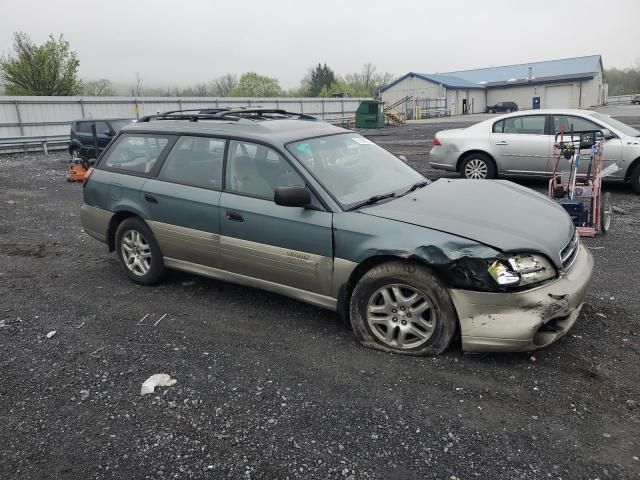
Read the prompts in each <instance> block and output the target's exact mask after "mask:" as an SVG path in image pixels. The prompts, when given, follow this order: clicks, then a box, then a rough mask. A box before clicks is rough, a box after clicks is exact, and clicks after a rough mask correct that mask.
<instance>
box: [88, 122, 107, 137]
mask: <svg viewBox="0 0 640 480" xmlns="http://www.w3.org/2000/svg"><path fill="white" fill-rule="evenodd" d="M110 132H111V129H110V128H109V125H107V122H96V134H97V135H101V136H103V137H104V136H106V135H108V134H109V133H110ZM89 133H92V131H91V125H89Z"/></svg>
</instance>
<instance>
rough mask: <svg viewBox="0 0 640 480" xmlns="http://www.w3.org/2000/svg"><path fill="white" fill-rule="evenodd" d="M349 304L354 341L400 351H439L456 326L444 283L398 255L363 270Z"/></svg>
mask: <svg viewBox="0 0 640 480" xmlns="http://www.w3.org/2000/svg"><path fill="white" fill-rule="evenodd" d="M349 310H350V318H351V326H352V327H353V332H354V335H355V336H356V338H357V339H358V340H359V341H360V343H362V344H363V345H364V346H366V347H370V348H375V349H377V350H382V351H384V352H394V353H401V354H403V355H416V356H420V355H439V354H440V353H442V352H444V351H445V350H446V349H447V348H448V347H449V345H450V344H451V341H452V340H453V338H454V336H455V334H456V331H457V326H458V318H457V315H456V310H455V307H454V306H453V302H452V301H451V297H450V296H449V292H448V291H447V288H446V287H445V286H444V284H443V283H442V282H441V281H440V280H439V279H438V278H437V277H436V276H435V275H434V274H433V273H432V272H431V271H430V270H429V269H428V268H427V267H426V266H424V265H420V264H417V263H414V262H409V261H404V260H398V261H392V262H387V263H383V264H380V265H378V266H376V267H374V268H372V269H371V270H369V271H368V272H367V273H366V274H364V276H363V277H362V278H361V279H360V281H359V282H358V284H357V285H356V287H355V289H354V290H353V295H352V296H351V301H350V304H349Z"/></svg>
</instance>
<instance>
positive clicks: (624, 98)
mask: <svg viewBox="0 0 640 480" xmlns="http://www.w3.org/2000/svg"><path fill="white" fill-rule="evenodd" d="M637 95H639V94H637V93H636V94H634V95H612V96H609V97H607V105H626V104H630V103H631V99H632V98H633V97H635V96H637Z"/></svg>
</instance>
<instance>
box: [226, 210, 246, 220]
mask: <svg viewBox="0 0 640 480" xmlns="http://www.w3.org/2000/svg"><path fill="white" fill-rule="evenodd" d="M227 220H231V221H232V222H244V218H243V217H242V215H240V214H239V213H238V212H236V211H234V210H227Z"/></svg>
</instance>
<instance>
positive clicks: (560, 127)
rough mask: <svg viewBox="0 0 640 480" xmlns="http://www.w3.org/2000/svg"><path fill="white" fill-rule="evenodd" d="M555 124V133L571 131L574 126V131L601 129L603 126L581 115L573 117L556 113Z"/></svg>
mask: <svg viewBox="0 0 640 480" xmlns="http://www.w3.org/2000/svg"><path fill="white" fill-rule="evenodd" d="M553 125H554V128H555V133H560V131H563V132H564V133H571V129H572V127H573V131H574V132H584V131H592V130H601V129H602V127H601V126H600V125H597V124H595V123H593V122H591V121H589V120H586V119H584V118H580V117H571V116H569V115H554V116H553Z"/></svg>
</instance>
